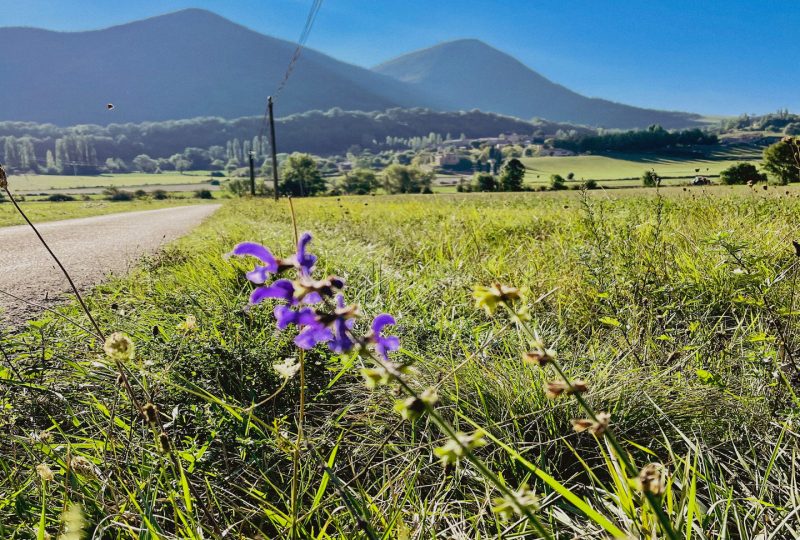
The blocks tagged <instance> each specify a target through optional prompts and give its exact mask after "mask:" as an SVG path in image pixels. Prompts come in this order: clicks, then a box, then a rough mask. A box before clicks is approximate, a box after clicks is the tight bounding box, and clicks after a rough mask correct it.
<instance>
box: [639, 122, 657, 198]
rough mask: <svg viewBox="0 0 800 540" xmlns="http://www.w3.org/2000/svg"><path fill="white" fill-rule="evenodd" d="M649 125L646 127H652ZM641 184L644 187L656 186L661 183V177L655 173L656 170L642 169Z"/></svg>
mask: <svg viewBox="0 0 800 540" xmlns="http://www.w3.org/2000/svg"><path fill="white" fill-rule="evenodd" d="M652 128H653V126H650V128H648V129H652ZM642 185H643V186H644V187H656V186H660V185H661V177H660V176H658V174H656V171H644V174H643V175H642Z"/></svg>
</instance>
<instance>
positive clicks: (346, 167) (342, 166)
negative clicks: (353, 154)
mask: <svg viewBox="0 0 800 540" xmlns="http://www.w3.org/2000/svg"><path fill="white" fill-rule="evenodd" d="M337 167H338V168H339V172H347V171H352V170H353V164H352V163H351V162H349V161H342V162H341V163H339V164H338V165H337Z"/></svg>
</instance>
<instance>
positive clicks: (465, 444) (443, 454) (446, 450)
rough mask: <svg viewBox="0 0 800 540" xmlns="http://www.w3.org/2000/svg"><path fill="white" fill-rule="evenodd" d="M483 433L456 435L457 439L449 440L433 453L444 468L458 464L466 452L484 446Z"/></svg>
mask: <svg viewBox="0 0 800 540" xmlns="http://www.w3.org/2000/svg"><path fill="white" fill-rule="evenodd" d="M483 435H484V434H483V432H482V431H476V432H474V433H472V434H468V433H458V434H457V435H456V437H457V439H449V440H448V441H447V442H446V443H444V445H442V446H440V447H438V448H434V449H433V453H434V454H436V456H437V457H438V458H439V459H440V460H441V461H442V465H444V466H445V467H447V466H449V465H455V464H456V463H458V462H459V461H460V460H461V459H462V458H463V457H464V456H465V455H466V454H467V452H471V451H472V450H474V449H476V448H480V447H481V446H483V445H485V444H486V441H485V440H483Z"/></svg>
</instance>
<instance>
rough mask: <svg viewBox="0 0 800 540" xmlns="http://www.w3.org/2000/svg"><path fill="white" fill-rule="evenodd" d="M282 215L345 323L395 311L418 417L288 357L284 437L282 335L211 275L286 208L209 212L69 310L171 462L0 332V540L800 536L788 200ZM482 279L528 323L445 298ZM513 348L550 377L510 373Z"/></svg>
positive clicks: (568, 199)
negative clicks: (423, 406)
mask: <svg viewBox="0 0 800 540" xmlns="http://www.w3.org/2000/svg"><path fill="white" fill-rule="evenodd" d="M294 204H295V210H296V216H297V221H298V223H299V226H300V228H301V229H303V230H311V231H314V232H315V233H316V239H315V243H316V244H317V245H316V252H317V253H318V254H319V255H320V257H321V261H320V264H321V265H322V266H323V267H324V268H323V269H322V270H323V271H324V272H326V273H331V274H334V273H335V274H337V275H340V276H342V277H344V278H345V279H346V280H347V282H348V283H349V284H350V293H349V294H350V295H351V298H350V300H351V301H356V302H358V303H359V304H360V305H361V307H362V311H363V312H365V313H366V314H368V315H374V314H376V313H379V312H384V311H386V312H390V313H393V314H394V315H395V316H396V318H397V319H398V323H399V325H400V328H399V331H398V334H399V335H400V337H401V339H402V343H403V349H402V350H401V351H400V355H399V357H398V360H402V361H403V362H405V363H410V364H413V366H414V368H415V369H414V372H413V373H412V374H410V375H404V376H403V381H404V384H407V385H408V386H409V388H410V389H411V390H412V391H414V392H417V391H421V390H422V389H425V388H435V389H436V392H437V395H438V398H439V401H438V404H437V406H436V408H435V414H436V415H437V416H436V417H433V416H431V415H430V414H428V415H423V416H421V417H420V418H418V419H416V420H414V421H410V422H409V421H403V420H401V418H400V417H399V416H398V414H397V413H396V412H395V411H394V403H395V401H396V400H397V399H398V396H396V395H394V393H393V391H392V390H391V387H381V388H377V389H374V390H369V389H366V388H365V386H364V383H363V379H362V378H361V376H360V375H359V369H360V368H361V367H363V366H365V365H366V364H365V360H364V359H363V358H361V357H359V356H357V355H350V356H345V357H342V358H339V357H335V356H333V355H331V354H330V353H328V352H327V351H326V350H322V349H319V350H316V349H315V350H312V351H309V352H308V353H307V354H306V356H305V358H304V362H303V363H304V366H305V370H304V392H305V396H306V400H305V401H306V403H305V404H304V409H305V410H304V423H303V437H302V439H301V444H299V445H298V444H297V440H298V438H297V436H298V432H297V423H296V418H297V413H298V406H299V402H298V395H299V390H300V388H299V383H300V381H299V378H297V377H295V378H291V379H283V378H282V377H281V376H280V375H279V374H277V373H276V372H275V370H274V368H273V367H272V366H273V364H275V363H278V362H282V361H283V360H284V359H285V358H286V357H296V356H297V352H296V350H295V349H294V347H293V345H292V343H291V336H287V335H284V334H280V333H276V331H275V326H274V322H273V319H272V315H271V309H270V307H269V306H257V307H255V308H253V309H250V310H248V309H245V308H244V306H245V305H246V302H247V296H248V295H249V292H250V286H249V284H248V283H247V282H246V280H245V279H244V277H243V275H242V270H243V269H245V268H247V267H246V265H245V264H244V263H241V262H238V261H232V260H226V259H224V258H223V255H224V254H225V253H226V252H228V251H229V250H230V249H231V247H232V246H233V245H234V244H235V243H236V242H239V241H242V240H254V241H259V242H261V243H263V244H265V245H268V246H270V247H272V248H274V250H275V251H276V252H278V253H281V254H289V253H291V252H292V251H293V244H294V240H293V238H294V236H295V235H294V230H293V225H292V221H291V216H290V214H289V212H288V209H287V206H286V203H280V204H274V203H272V202H269V201H249V200H241V201H233V202H230V203H228V204H227V205H226V206H224V207H223V208H222V209H221V210H220V211H219V212H218V213H217V214H216V215H215V216H214V218H212V219H211V220H209V221H208V222H207V223H206V224H205V225H203V226H202V227H201V228H200V229H198V230H197V231H196V232H195V233H194V234H192V235H191V236H189V237H187V238H186V239H184V240H182V241H180V242H178V243H176V244H174V245H173V246H171V247H170V248H169V249H167V250H165V251H164V252H163V253H161V254H159V255H158V256H156V257H154V258H151V259H149V260H147V261H145V262H144V263H143V264H142V266H141V268H140V269H138V270H137V271H135V272H134V273H133V274H132V275H130V276H128V277H126V278H124V279H119V280H115V281H112V282H110V283H108V284H106V285H103V286H100V287H98V288H97V290H96V291H95V292H94V293H93V294H92V295H91V296H89V297H88V298H87V299H86V300H87V303H88V304H89V308H90V309H91V310H92V312H93V313H94V314H95V317H96V319H97V321H98V324H99V325H100V326H101V327H102V328H103V329H104V330H105V331H106V332H107V333H110V332H111V331H124V332H127V333H128V334H130V335H131V336H132V337H133V339H134V341H135V343H136V345H137V354H136V357H135V359H134V360H132V361H130V362H128V364H127V365H126V369H127V370H128V373H129V376H130V378H131V383H132V386H133V388H134V392H135V393H136V399H137V400H138V401H140V402H141V403H153V404H156V405H157V407H158V410H159V411H160V413H159V420H160V422H161V423H162V424H163V429H164V430H165V431H166V432H167V433H169V436H170V438H171V440H172V441H174V448H173V450H172V452H170V453H165V452H164V451H163V450H164V448H163V447H161V446H160V445H159V443H158V440H157V433H156V439H155V440H154V435H153V432H152V431H151V429H150V428H149V427H148V426H147V423H146V422H143V421H141V420H140V419H138V418H137V415H138V413H137V412H136V411H135V410H134V409H133V406H132V403H133V402H132V400H131V398H130V397H129V396H128V395H126V394H125V393H124V392H121V391H120V387H119V385H118V381H117V377H118V373H117V370H116V368H115V366H114V365H113V364H110V363H109V362H108V361H107V360H106V358H105V357H104V355H103V354H102V353H101V352H99V350H100V349H99V345H101V344H100V343H98V342H97V340H96V338H94V337H92V336H89V335H87V334H86V333H85V332H84V331H82V330H80V329H79V328H76V327H74V326H73V325H71V324H70V323H69V322H68V321H66V320H64V319H62V318H60V317H58V316H55V315H50V316H45V317H43V318H41V319H40V320H38V321H35V322H32V323H30V324H29V325H28V328H27V329H26V330H24V331H20V332H16V333H13V334H10V333H8V332H5V333H4V334H3V335H2V336H1V337H0V345H2V355H0V361H2V364H0V391H2V395H1V397H0V399H2V405H3V406H2V409H1V410H2V412H0V426H2V427H3V430H4V432H5V433H7V435H6V436H4V437H3V439H2V442H1V443H0V467H2V471H3V472H2V474H0V535H2V536H3V537H8V538H37V537H44V534H43V533H44V532H45V531H46V532H48V533H49V534H51V535H53V536H55V535H56V534H57V533H58V532H59V530H60V528H61V527H62V523H63V520H62V518H61V515H62V513H63V512H64V511H65V510H68V509H69V508H71V507H72V505H80V507H81V508H82V513H83V516H84V520H85V523H86V524H85V529H86V531H87V534H92V535H94V537H95V538H210V537H215V536H217V533H215V525H216V526H217V528H218V530H219V534H220V535H225V536H226V537H234V538H239V537H241V538H258V537H262V538H279V537H284V536H288V535H289V534H290V533H291V530H292V529H294V530H295V531H296V535H297V536H298V537H302V538H361V537H365V538H368V537H375V538H434V537H436V538H519V537H525V538H537V537H542V536H545V535H552V536H553V537H555V538H572V537H574V536H578V535H580V536H584V537H589V538H594V537H597V538H603V537H614V536H629V537H648V538H656V537H669V536H670V535H671V536H672V537H679V538H690V537H694V538H754V537H756V536H758V535H762V537H763V538H791V537H795V536H797V535H798V534H800V531H798V527H797V525H796V523H797V522H798V519H797V518H798V513H800V510H799V508H800V490H799V489H798V487H797V480H796V477H797V470H796V466H797V463H798V461H797V456H796V453H797V451H798V435H797V431H796V428H795V423H796V411H797V403H798V400H797V396H796V393H797V391H798V386H799V385H798V381H800V374H799V373H798V365H800V351H798V347H797V338H796V334H797V332H796V329H797V326H796V318H797V309H798V302H797V298H796V296H797V290H796V289H797V287H796V275H797V264H798V262H797V261H799V260H800V258H798V257H797V256H796V255H795V252H794V249H793V248H792V244H791V240H792V239H795V238H797V237H798V236H800V234H798V231H797V225H796V224H797V223H800V221H798V217H800V216H799V215H798V214H800V204H798V199H797V197H795V196H793V195H792V196H790V195H786V194H785V193H784V192H783V191H776V190H774V189H773V190H769V191H766V192H765V191H751V192H736V193H734V194H730V195H721V194H720V192H716V195H714V196H712V195H710V194H707V193H704V192H692V193H688V192H687V193H683V192H679V193H678V194H677V195H675V196H672V197H669V198H660V197H656V196H636V195H633V194H628V195H625V194H621V195H616V194H615V195H614V196H608V195H606V194H604V193H598V192H593V193H591V194H579V193H565V194H536V195H534V194H527V195H518V194H515V195H486V196H427V197H425V196H419V197H415V196H409V197H357V198H342V199H311V200H299V201H295V203H294ZM494 282H500V283H504V284H508V285H513V286H516V287H519V288H521V289H522V290H523V292H524V294H525V296H526V298H527V301H526V302H525V304H526V305H527V306H529V308H530V315H531V321H530V322H529V323H525V326H522V327H521V326H519V324H518V323H516V322H514V320H513V319H512V317H510V316H508V315H503V314H502V313H501V312H498V313H497V314H495V317H492V318H490V317H487V316H486V314H484V313H483V312H482V311H480V310H476V309H475V307H474V305H473V300H472V296H471V295H472V288H473V286H474V285H476V284H486V285H488V284H491V283H494ZM63 313H64V314H65V315H67V316H69V317H71V318H74V319H77V318H79V317H80V313H79V312H78V311H77V308H76V306H67V307H65V308H64V310H63ZM187 316H193V317H194V318H195V320H196V324H197V326H196V328H194V327H193V324H186V320H187ZM356 330H357V331H365V330H366V329H365V328H361V327H357V329H356ZM534 341H539V342H541V344H542V345H543V346H545V347H546V348H548V349H553V350H554V351H555V352H556V358H557V359H558V363H559V364H558V366H559V368H560V370H561V371H562V373H560V374H559V373H556V372H553V371H551V369H552V368H549V367H548V368H546V369H541V368H538V367H536V366H532V365H530V364H529V363H526V362H524V360H523V357H522V353H523V352H525V351H528V350H530V347H531V346H533V345H534V343H533V342H534ZM561 376H563V377H565V378H567V379H568V380H570V381H573V380H575V379H583V380H585V381H586V382H587V385H588V390H587V391H586V392H584V393H582V394H581V395H580V397H581V400H583V401H584V402H585V403H583V404H582V403H580V402H578V401H576V398H575V397H574V396H573V397H569V398H562V399H557V400H553V399H548V397H547V395H546V390H547V382H552V381H553V380H554V378H555V379H558V378H559V377H561ZM267 398H269V399H267ZM254 405H257V406H254ZM587 408H588V410H590V411H595V412H596V411H608V412H609V413H610V414H611V426H610V430H612V431H613V434H614V437H615V439H614V440H615V441H618V444H616V445H615V444H609V441H610V439H609V438H608V437H607V436H605V435H602V434H599V435H598V436H596V437H595V436H592V435H591V434H587V433H582V434H579V433H576V432H575V431H574V430H573V426H572V423H571V421H572V420H573V419H576V418H581V417H586V416H587V412H586V409H587ZM582 409H584V410H582ZM437 418H440V420H441V421H442V422H446V423H447V425H449V426H452V427H453V429H454V430H457V431H460V432H465V433H472V432H475V431H480V432H481V433H483V439H484V441H485V442H486V444H485V445H484V446H482V447H480V448H477V447H476V448H475V449H474V456H475V459H476V460H479V462H480V464H481V465H476V463H475V462H470V461H469V460H462V461H459V462H458V463H456V464H453V465H450V466H447V467H443V466H442V464H441V463H440V460H439V459H438V458H437V457H436V453H435V452H434V449H435V448H438V447H441V446H442V445H443V441H444V440H446V439H447V433H446V432H445V431H446V429H445V430H444V431H443V429H444V428H442V427H441V424H439V420H437ZM437 426H438V427H437ZM298 456H299V458H298ZM295 462H296V463H297V464H298V466H294V465H293V463H295ZM43 463H44V464H46V465H47V466H48V467H49V468H50V469H51V470H52V472H53V478H52V480H45V479H43V478H44V477H42V476H41V475H40V474H39V473H37V470H36V467H37V465H40V464H43ZM648 463H659V464H660V467H657V468H651V469H648V470H650V471H651V472H653V471H654V470H656V471H660V472H663V490H661V489H657V490H655V491H656V492H657V493H656V494H655V497H654V498H651V499H652V500H649V501H648V500H647V499H648V497H647V493H645V492H644V491H643V490H642V489H641V488H642V485H641V482H639V483H637V476H638V475H639V473H640V469H642V468H644V467H645V465H647V464H648ZM481 467H485V468H486V471H483V470H481ZM487 474H491V475H493V476H494V478H496V479H497V481H498V482H500V484H501V485H500V487H498V485H496V484H493V483H492V482H490V481H487ZM659 474H660V473H659ZM45 476H46V475H45ZM656 476H658V475H656ZM647 478H651V477H646V478H645V480H647ZM657 481H658V479H657V478H656V479H655V480H654V482H656V483H657ZM293 484H294V485H295V488H294V489H292V486H293ZM523 485H527V490H528V491H525V492H523V491H522V490H523V487H522V486H523ZM503 486H506V487H507V488H503ZM509 491H513V492H516V493H517V494H519V495H524V493H528V492H530V493H531V494H532V495H535V497H536V503H535V505H534V504H531V507H530V508H535V510H533V512H534V513H535V517H536V520H538V521H539V522H540V524H541V529H537V528H533V525H532V524H531V520H530V519H526V516H525V515H520V514H519V512H518V511H517V512H514V511H512V512H503V511H502V510H503V508H502V506H503V503H502V502H501V501H500V499H503V495H504V493H505V492H509ZM645 491H646V490H645ZM505 494H506V495H508V493H505ZM506 499H508V497H506ZM511 507H512V508H511V509H512V510H519V508H515V507H514V504H512V505H511ZM204 509H205V510H207V512H205V511H204ZM493 509H495V510H499V511H498V512H494V511H493ZM73 513H74V512H73ZM209 513H210V514H211V515H212V516H213V517H211V518H209V515H208V514H209ZM659 513H661V514H663V515H661V516H660V515H659ZM664 518H665V519H666V521H667V522H668V523H669V526H664V525H663V521H664ZM40 524H43V525H40ZM542 531H544V532H542Z"/></svg>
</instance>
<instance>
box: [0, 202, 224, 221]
mask: <svg viewBox="0 0 800 540" xmlns="http://www.w3.org/2000/svg"><path fill="white" fill-rule="evenodd" d="M207 202H213V201H207V200H201V199H195V198H189V197H186V198H173V199H165V200H162V201H155V200H135V201H114V202H112V201H103V200H91V201H70V202H47V201H28V200H26V201H22V202H20V206H21V207H22V209H23V210H24V211H25V213H26V214H27V215H28V217H29V218H31V220H33V221H34V222H36V223H38V222H43V221H58V220H61V219H72V218H80V217H90V216H100V215H105V214H116V213H119V212H135V211H137V210H156V209H158V208H169V207H170V206H185V205H188V204H202V203H207ZM24 224H25V221H24V220H23V219H22V217H21V216H20V215H19V214H18V213H17V211H16V210H15V209H14V206H13V205H12V204H11V203H10V202H5V203H2V204H0V227H8V226H9V225H24Z"/></svg>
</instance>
